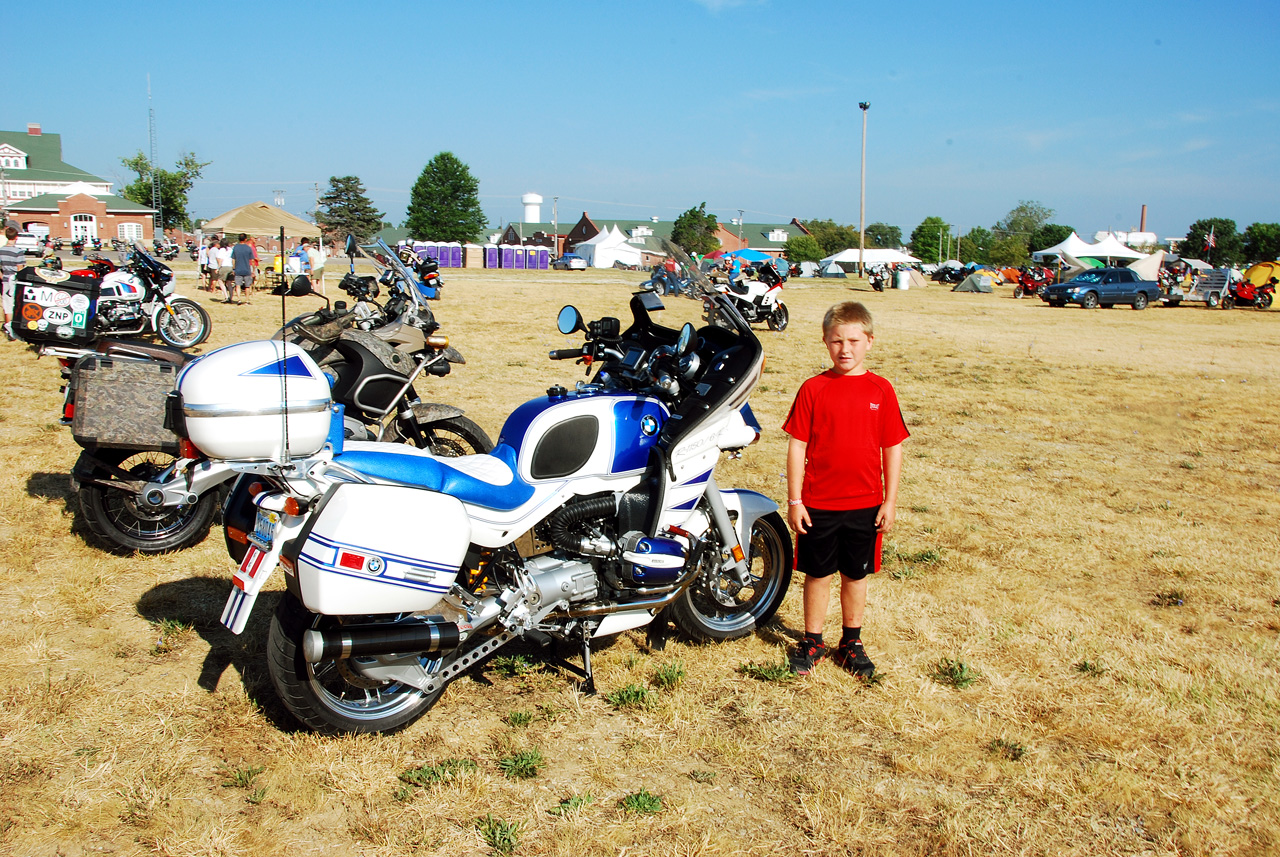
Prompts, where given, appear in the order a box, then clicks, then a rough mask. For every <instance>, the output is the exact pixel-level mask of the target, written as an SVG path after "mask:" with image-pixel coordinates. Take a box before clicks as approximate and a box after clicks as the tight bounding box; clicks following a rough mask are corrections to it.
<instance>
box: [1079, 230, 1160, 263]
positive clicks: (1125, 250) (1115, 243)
mask: <svg viewBox="0 0 1280 857" xmlns="http://www.w3.org/2000/svg"><path fill="white" fill-rule="evenodd" d="M1073 255H1077V256H1088V257H1089V258H1090V259H1097V260H1098V261H1102V260H1103V259H1144V258H1146V256H1147V254H1146V253H1139V252H1138V251H1137V250H1134V249H1133V248H1132V247H1126V246H1125V245H1123V244H1121V243H1120V239H1119V238H1117V237H1116V236H1115V234H1114V233H1111V232H1109V233H1107V237H1106V238H1103V239H1102V240H1101V241H1099V242H1098V243H1097V244H1092V245H1090V246H1089V249H1088V250H1086V251H1084V252H1083V253H1076V254H1073Z"/></svg>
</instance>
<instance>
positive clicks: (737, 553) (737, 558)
mask: <svg viewBox="0 0 1280 857" xmlns="http://www.w3.org/2000/svg"><path fill="white" fill-rule="evenodd" d="M745 557H746V554H744V553H743V552H742V545H734V546H733V560H734V562H742V560H743V559H744V558H745Z"/></svg>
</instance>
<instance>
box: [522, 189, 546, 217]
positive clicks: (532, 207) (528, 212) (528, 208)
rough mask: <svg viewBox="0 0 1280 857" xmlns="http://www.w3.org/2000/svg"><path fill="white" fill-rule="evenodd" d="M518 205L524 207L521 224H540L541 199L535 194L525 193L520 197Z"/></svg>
mask: <svg viewBox="0 0 1280 857" xmlns="http://www.w3.org/2000/svg"><path fill="white" fill-rule="evenodd" d="M520 203H521V204H522V205H523V206H524V218H523V220H522V222H523V223H541V222H542V197H540V196H538V195H537V194H536V193H526V194H525V195H524V196H522V197H520Z"/></svg>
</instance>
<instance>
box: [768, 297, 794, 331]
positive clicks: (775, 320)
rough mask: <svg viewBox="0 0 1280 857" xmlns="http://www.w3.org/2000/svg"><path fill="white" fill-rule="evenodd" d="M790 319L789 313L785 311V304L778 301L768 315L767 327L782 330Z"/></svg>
mask: <svg viewBox="0 0 1280 857" xmlns="http://www.w3.org/2000/svg"><path fill="white" fill-rule="evenodd" d="M790 321H791V315H790V313H788V312H787V305H786V304H784V303H783V302H782V301H778V305H777V306H775V307H774V308H773V312H772V313H770V315H769V329H770V330H776V331H778V332H781V331H784V330H786V329H787V324H788V322H790Z"/></svg>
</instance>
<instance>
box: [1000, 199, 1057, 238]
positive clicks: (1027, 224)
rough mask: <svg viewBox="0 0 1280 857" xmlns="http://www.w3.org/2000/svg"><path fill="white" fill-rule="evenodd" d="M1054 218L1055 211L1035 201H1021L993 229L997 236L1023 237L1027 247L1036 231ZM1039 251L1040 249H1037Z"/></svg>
mask: <svg viewBox="0 0 1280 857" xmlns="http://www.w3.org/2000/svg"><path fill="white" fill-rule="evenodd" d="M1050 217H1053V209H1052V208H1046V207H1045V206H1043V205H1041V204H1040V203H1038V202H1036V201H1035V200H1027V199H1024V200H1020V201H1019V202H1018V204H1017V205H1016V206H1014V207H1013V210H1012V211H1010V212H1009V213H1008V214H1006V215H1005V216H1004V217H1002V218H1001V219H1000V220H999V221H997V222H996V225H995V227H994V228H993V229H992V231H993V232H995V233H996V235H997V236H1000V237H1004V236H1009V235H1021V236H1022V243H1023V245H1024V246H1025V245H1026V244H1027V243H1028V242H1030V241H1031V237H1032V236H1033V235H1035V233H1036V230H1038V229H1040V228H1041V227H1042V226H1044V225H1045V224H1046V223H1048V222H1049V218H1050ZM1037 249H1039V248H1037Z"/></svg>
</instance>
